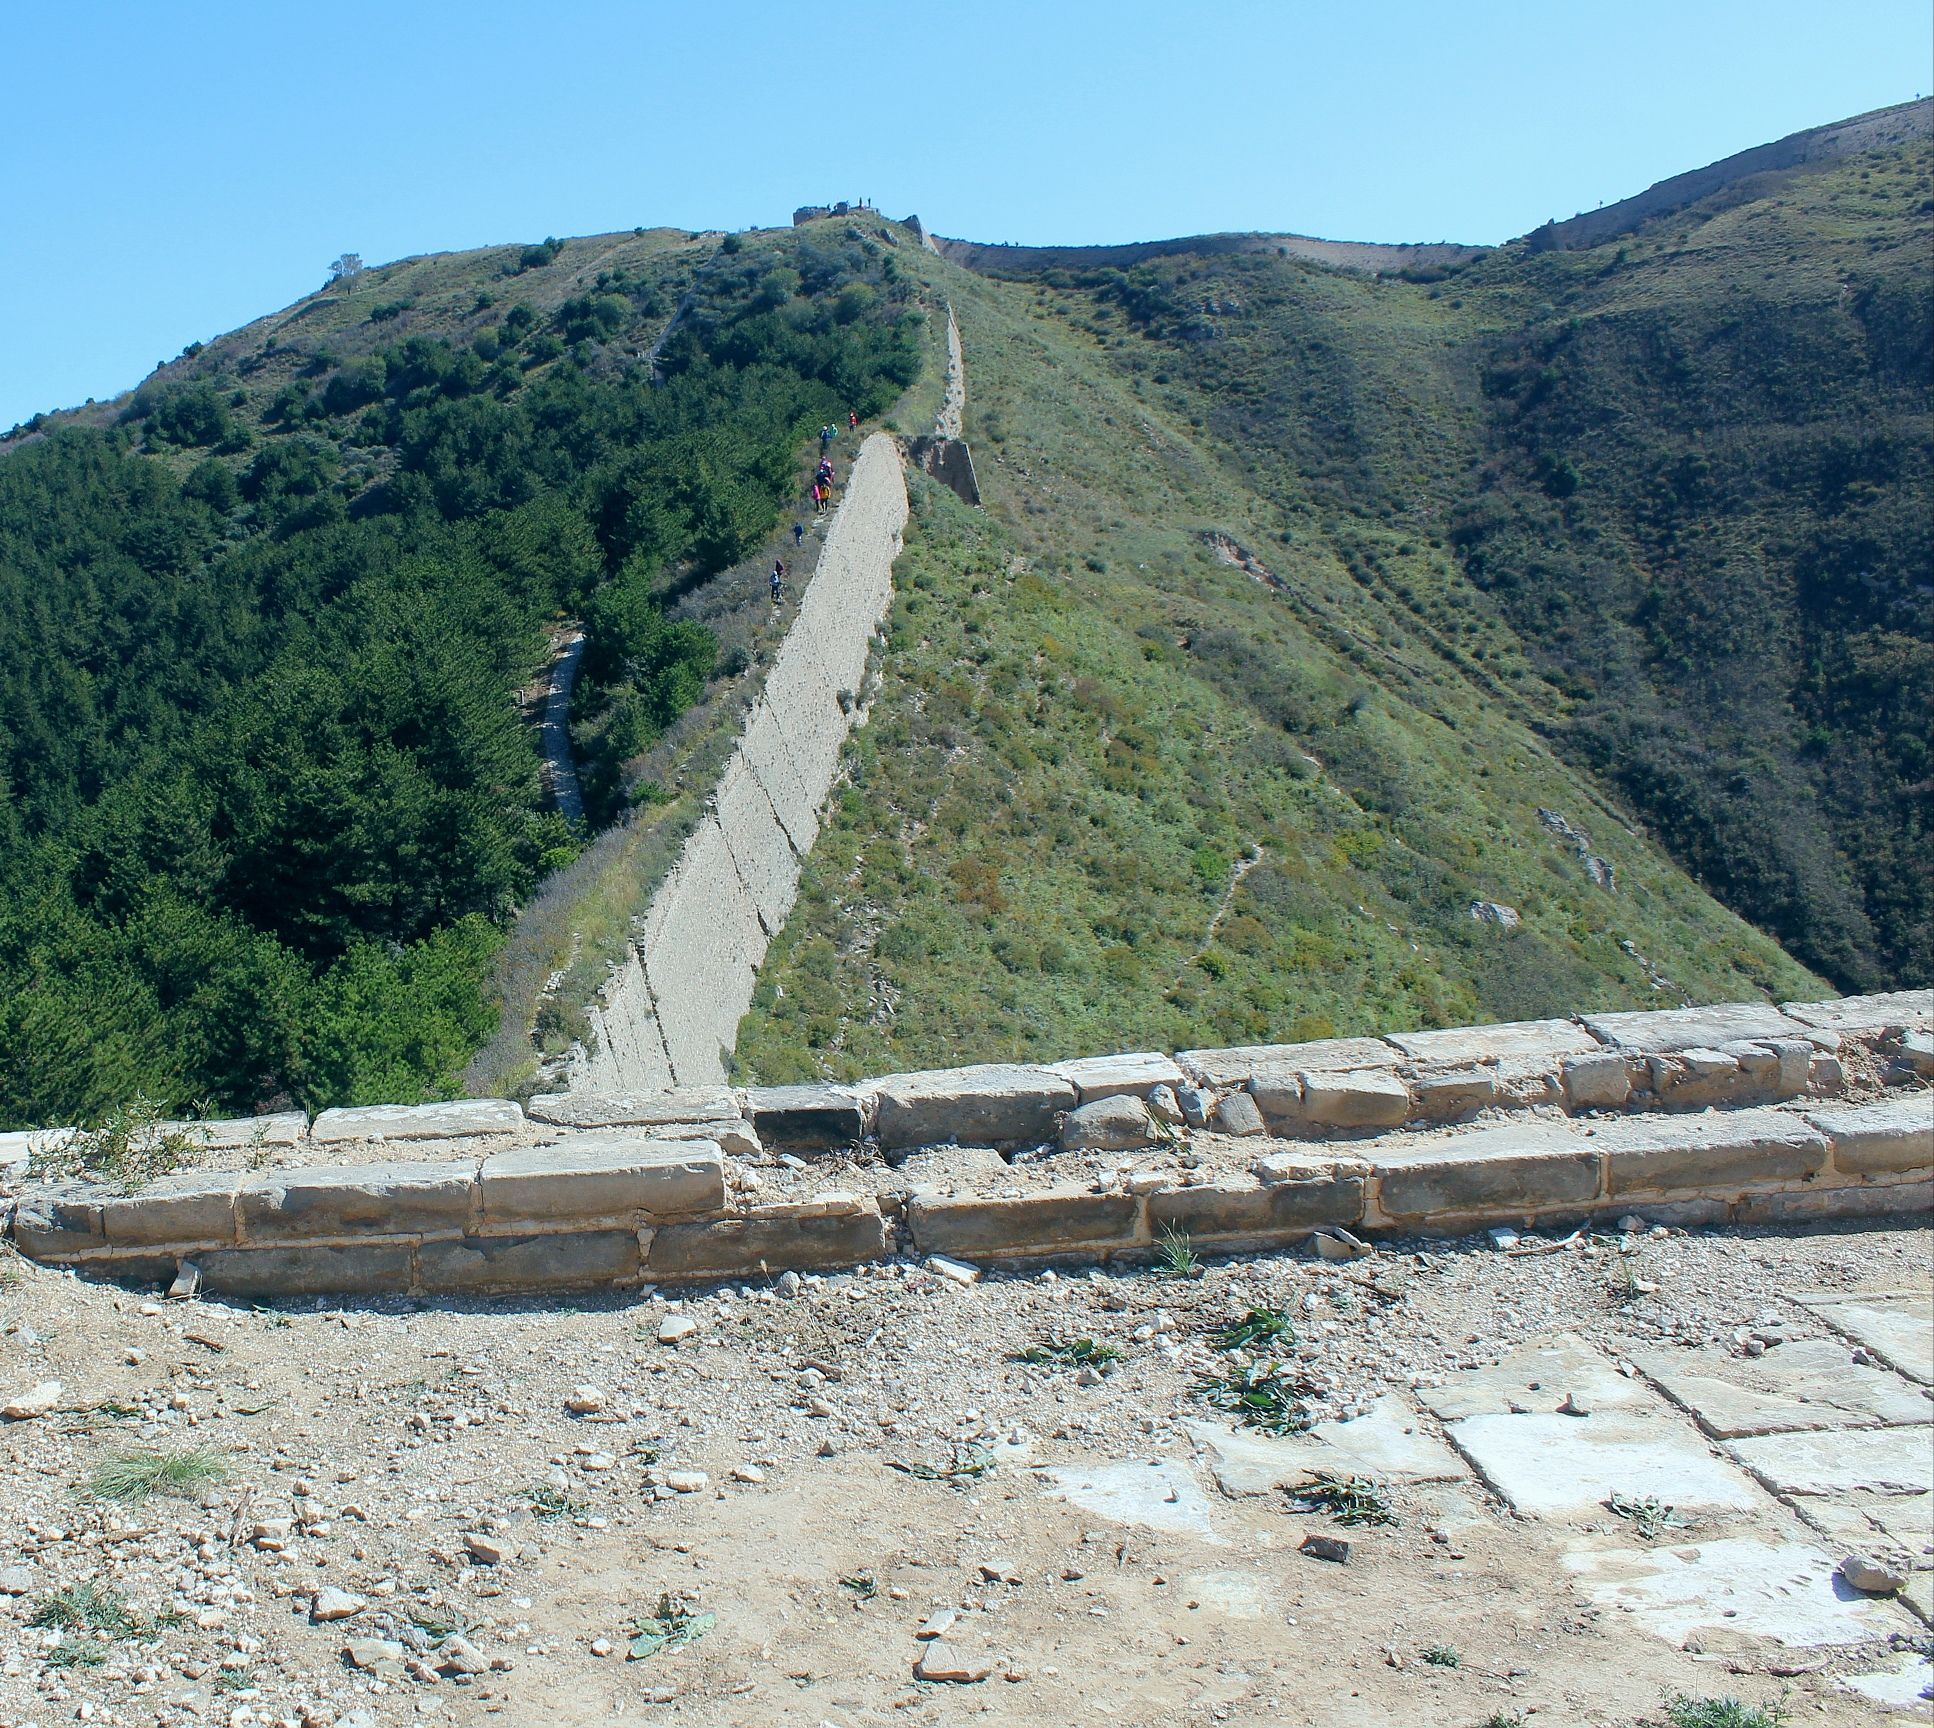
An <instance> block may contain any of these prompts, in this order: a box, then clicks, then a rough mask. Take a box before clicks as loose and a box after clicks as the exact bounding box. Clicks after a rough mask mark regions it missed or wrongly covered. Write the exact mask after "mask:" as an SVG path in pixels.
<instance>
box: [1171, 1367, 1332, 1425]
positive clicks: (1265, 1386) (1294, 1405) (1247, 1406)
mask: <svg viewBox="0 0 1934 1728" xmlns="http://www.w3.org/2000/svg"><path fill="white" fill-rule="evenodd" d="M1298 1393H1299V1387H1298V1386H1297V1385H1296V1384H1295V1383H1292V1382H1291V1381H1290V1379H1289V1378H1288V1365H1287V1364H1286V1363H1281V1362H1270V1361H1261V1362H1254V1363H1251V1364H1250V1365H1249V1366H1248V1367H1247V1368H1237V1367H1230V1368H1227V1369H1225V1370H1223V1371H1222V1372H1221V1373H1219V1374H1200V1375H1197V1376H1196V1382H1195V1396H1196V1397H1198V1398H1200V1399H1201V1400H1202V1401H1203V1403H1205V1404H1208V1405H1210V1406H1211V1407H1212V1408H1214V1409H1217V1410H1223V1411H1227V1412H1228V1413H1229V1414H1230V1415H1232V1416H1234V1417H1235V1418H1236V1419H1237V1420H1238V1421H1239V1422H1240V1423H1241V1424H1242V1426H1243V1427H1245V1428H1260V1429H1262V1430H1263V1432H1264V1433H1266V1434H1300V1433H1302V1432H1303V1431H1304V1430H1305V1429H1307V1428H1308V1427H1309V1426H1310V1425H1311V1423H1312V1422H1313V1421H1314V1418H1313V1417H1312V1416H1311V1415H1310V1411H1309V1406H1308V1405H1306V1404H1305V1403H1304V1402H1303V1400H1302V1398H1301V1397H1300V1396H1299V1395H1298Z"/></svg>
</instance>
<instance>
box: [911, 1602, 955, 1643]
mask: <svg viewBox="0 0 1934 1728" xmlns="http://www.w3.org/2000/svg"><path fill="white" fill-rule="evenodd" d="M959 1618H960V1610H959V1609H958V1608H938V1609H935V1611H934V1612H933V1613H931V1614H929V1615H928V1616H927V1618H926V1619H925V1621H924V1622H922V1624H921V1626H920V1629H919V1631H917V1632H915V1633H914V1637H916V1638H944V1637H945V1636H946V1635H947V1632H948V1630H949V1629H950V1628H951V1627H952V1626H953V1623H954V1622H955V1621H956V1620H958V1619H959Z"/></svg>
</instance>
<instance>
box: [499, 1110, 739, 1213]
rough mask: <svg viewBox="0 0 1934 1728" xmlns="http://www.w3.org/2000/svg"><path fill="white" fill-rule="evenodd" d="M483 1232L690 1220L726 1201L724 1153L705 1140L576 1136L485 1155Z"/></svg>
mask: <svg viewBox="0 0 1934 1728" xmlns="http://www.w3.org/2000/svg"><path fill="white" fill-rule="evenodd" d="M478 1182H479V1186H480V1188H481V1190H482V1197H483V1223H484V1226H485V1227H486V1228H487V1229H501V1228H503V1227H505V1226H508V1225H517V1224H533V1223H553V1222H556V1223H582V1222H586V1221H589V1220H593V1219H623V1220H635V1219H637V1218H639V1217H645V1218H694V1217H700V1216H702V1215H704V1214H706V1213H710V1212H718V1211H722V1210H723V1209H724V1206H725V1158H724V1154H723V1153H722V1152H721V1151H720V1149H719V1147H718V1145H717V1144H716V1143H715V1142H713V1141H709V1140H658V1139H654V1138H652V1137H651V1136H650V1135H649V1134H647V1133H638V1134H600V1135H591V1134H584V1135H577V1136H574V1137H573V1138H571V1139H569V1140H566V1141H564V1142H563V1143H562V1144H560V1145H557V1146H525V1147H519V1148H518V1149H517V1150H515V1151H512V1152H499V1153H498V1154H496V1155H495V1156H494V1157H491V1158H486V1159H485V1160H484V1162H483V1168H482V1171H481V1172H480V1174H479V1177H478Z"/></svg>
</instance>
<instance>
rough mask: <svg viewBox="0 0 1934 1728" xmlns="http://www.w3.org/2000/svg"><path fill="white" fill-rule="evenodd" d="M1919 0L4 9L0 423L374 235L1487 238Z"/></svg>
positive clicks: (1747, 106)
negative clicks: (847, 204) (883, 228)
mask: <svg viewBox="0 0 1934 1728" xmlns="http://www.w3.org/2000/svg"><path fill="white" fill-rule="evenodd" d="M1931 63H1934V11H1931V10H1930V8H1929V6H1928V4H1927V0H1837V3H1835V4H1832V5H1823V4H1821V3H1820V0H1751V3H1745V0H1711V3H1702V0H1676V3H1674V4H1669V5H1668V4H1658V3H1655V0H1621V3H1619V4H1616V5H1590V6H1588V5H1583V4H1579V3H1577V0H1542V3H1540V4H1520V3H1517V0H1501V3H1488V0H1487V3H1485V4H1481V5H1476V6H1470V5H1466V6H1447V5H1444V4H1443V3H1442V0H1429V3H1427V4H1425V3H1411V0H1355V3H1348V4H1346V3H1345V0H1324V3H1322V4H1308V3H1304V0H1275V3H1273V4H1270V3H1261V0H1216V3H1215V4H1212V5H1198V4H1190V3H1188V0H1166V3H1164V4H1151V3H1147V0H1025V3H1016V0H974V3H971V4H959V5H918V4H912V3H909V0H895V3H892V4H886V3H877V0H843V3H842V0H831V3H828V0H821V3H820V4H817V5H810V4H803V3H801V0H789V3H787V4H766V3H763V0H712V3H711V4H708V5H704V6H693V5H690V4H685V5H678V6H671V5H664V4H659V3H657V0H649V3H647V0H631V3H628V4H627V3H623V0H546V3H545V4H543V5H535V4H525V5H511V4H506V3H499V0H464V3H461V4H459V3H456V0H384V3H380V4H379V3H372V0H329V3H328V4H326V5H300V6H299V5H295V4H292V3H289V0H248V3H246V4H243V3H232V4H231V3H222V0H12V3H11V4H9V5H7V6H6V7H5V8H4V9H3V10H0V114H4V115H5V144H4V150H5V165H4V168H0V428H4V427H6V426H9V425H11V424H13V423H14V421H16V420H18V419H22V418H24V417H26V416H27V415H29V414H31V413H33V412H34V411H35V410H37V409H42V408H51V407H56V406H66V405H69V404H72V403H76V402H79V401H82V400H84V399H85V398H87V397H89V396H100V397H107V396H111V395H113V394H115V393H116V392H118V391H120V390H123V389H126V388H128V387H130V386H132V385H133V384H135V383H137V382H139V380H140V379H141V378H142V377H143V376H144V375H145V374H146V373H147V372H148V371H149V370H150V368H152V367H153V366H154V364H155V363H156V362H157V361H159V360H161V359H162V358H164V357H166V356H171V355H174V354H176V353H178V352H179V351H180V350H181V348H182V347H183V346H184V345H185V344H186V343H188V342H189V341H192V340H195V339H197V338H207V337H209V336H212V335H215V334H217V333H219V332H220V331H223V330H228V329H232V328H234V327H235V326H236V325H238V324H241V323H245V322H246V321H247V320H249V319H250V318H252V317H255V316H258V315H259V314H261V313H264V312H267V311H270V310H273V309H274V308H277V307H279V306H283V305H286V304H287V303H288V302H290V301H291V300H293V299H295V298H297V297H298V296H300V295H302V294H304V293H307V292H308V291H309V290H310V289H312V288H314V287H315V286H317V284H319V283H320V282H321V280H322V278H323V274H324V268H325V266H326V264H327V263H328V261H329V260H330V259H331V258H333V257H334V256H335V255H336V254H337V253H339V252H342V251H345V250H347V251H355V252H360V253H361V254H362V255H363V257H364V258H365V259H366V260H367V261H369V262H370V263H377V262H381V261H384V260H387V259H391V258H396V257H401V256H404V255H406V254H409V253H414V252H429V251H442V250H448V249H454V248H460V247H466V246H477V245H484V244H488V243H491V242H498V241H504V240H513V239H516V240H534V239H541V238H542V237H543V236H544V235H545V234H583V233H595V232H599V231H603V230H609V229H614V228H630V227H633V226H637V225H641V224H642V225H656V224H659V223H666V224H673V225H677V226H682V227H692V228H699V227H745V226H750V225H754V224H758V225H765V224H771V223H775V222H783V221H785V220H786V219H787V217H788V216H789V214H790V212H791V210H792V207H793V206H794V205H795V204H798V203H802V202H808V201H818V200H821V199H830V198H851V197H858V196H866V197H870V198H871V199H872V200H873V201H874V202H875V203H876V204H878V205H879V206H880V208H881V209H883V210H884V211H886V212H887V213H888V214H890V215H905V214H907V213H909V212H917V213H918V214H919V215H921V216H922V217H923V218H925V219H926V220H927V221H928V222H929V224H930V225H931V226H933V227H935V228H936V229H938V231H939V232H941V233H943V234H953V235H961V236H965V237H968V238H971V239H981V240H1017V241H1061V242H1069V243H1078V242H1099V241H1111V240H1131V239H1145V238H1152V237H1158V236H1163V235H1170V234H1186V233H1201V232H1211V231H1215V230H1218V229H1248V228H1255V229H1283V230H1292V231H1296V232H1300V233H1308V234H1317V235H1322V236H1325V237H1329V238H1336V239H1366V240H1436V239H1454V240H1471V241H1497V240H1503V239H1507V238H1509V237H1511V236H1513V235H1517V234H1521V233H1524V232H1525V231H1527V230H1528V229H1530V228H1533V227H1535V226H1536V225H1537V224H1538V223H1539V222H1542V221H1543V220H1545V219H1546V218H1547V217H1551V216H1558V217H1563V216H1569V215H1571V214H1573V213H1575V212H1576V211H1578V210H1581V209H1590V208H1592V207H1593V206H1594V205H1596V204H1599V203H1601V202H1610V201H1612V200H1614V199H1617V198H1621V197H1624V196H1626V195H1628V194H1630V193H1632V192H1636V191H1638V190H1640V189H1641V188H1643V187H1644V186H1646V185H1648V184H1650V183H1651V182H1652V181H1654V180H1658V179H1662V178H1664V177H1665V176H1667V175H1669V174H1674V173H1677V172H1679V171H1680V170H1682V169H1686V168H1691V167H1695V166H1698V165H1699V164H1701V163H1704V162H1708V161H1711V160H1713V159H1714V158H1716V157H1719V156H1724V155H1727V154H1730V153H1731V152H1732V151H1735V150H1740V149H1744V148H1746V147H1747V146H1749V145H1752V144H1758V143H1763V142H1765V141H1766V140H1768V139H1772V138H1776V137H1780V136H1782V135H1783V134H1785V133H1788V132H1792V131H1796V130H1798V129H1799V128H1801V127H1804V126H1810V125H1817V124H1820V123H1821V122H1824V121H1827V120H1834V119H1839V118H1842V117H1844V116H1846V115H1849V114H1854V113H1858V112H1860V111H1862V110H1864V109H1868V108H1874V107H1880V106H1883V105H1885V104H1888V103H1892V102H1900V101H1905V100H1908V99H1910V98H1912V97H1914V96H1916V95H1919V94H1922V93H1925V92H1926V91H1928V90H1929V89H1930V88H1934V69H1931Z"/></svg>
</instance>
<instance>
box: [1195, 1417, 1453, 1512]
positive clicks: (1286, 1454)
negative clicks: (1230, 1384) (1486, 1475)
mask: <svg viewBox="0 0 1934 1728" xmlns="http://www.w3.org/2000/svg"><path fill="white" fill-rule="evenodd" d="M1183 1426H1184V1427H1185V1428H1186V1429H1187V1430H1188V1433H1189V1436H1190V1438H1191V1439H1193V1440H1194V1441H1195V1442H1196V1444H1197V1445H1198V1446H1200V1447H1201V1448H1202V1449H1203V1450H1204V1451H1205V1452H1206V1453H1208V1455H1209V1459H1208V1467H1209V1472H1210V1474H1211V1476H1212V1477H1213V1478H1214V1480H1215V1483H1216V1486H1217V1487H1218V1488H1220V1489H1221V1490H1222V1492H1223V1493H1224V1494H1227V1495H1230V1496H1232V1497H1233V1496H1237V1495H1247V1494H1266V1493H1268V1492H1269V1491H1270V1490H1271V1489H1272V1488H1278V1487H1294V1486H1296V1485H1297V1484H1298V1483H1301V1482H1306V1481H1308V1480H1309V1478H1310V1477H1311V1476H1312V1475H1314V1474H1316V1473H1318V1472H1328V1473H1329V1474H1331V1475H1338V1476H1348V1475H1356V1476H1369V1477H1372V1478H1373V1479H1376V1480H1379V1481H1386V1482H1462V1481H1466V1480H1468V1478H1469V1476H1470V1471H1469V1469H1468V1468H1466V1466H1465V1464H1464V1462H1463V1461H1462V1460H1461V1459H1460V1458H1459V1457H1458V1456H1457V1454H1456V1453H1455V1452H1453V1451H1452V1450H1451V1449H1450V1448H1449V1447H1448V1446H1446V1445H1445V1444H1444V1442H1443V1441H1442V1440H1440V1439H1438V1438H1437V1436H1436V1434H1435V1433H1434V1432H1433V1431H1432V1430H1431V1429H1430V1428H1429V1427H1428V1426H1427V1424H1426V1423H1425V1421H1424V1419H1423V1418H1422V1417H1421V1416H1420V1415H1419V1414H1418V1413H1417V1412H1416V1411H1415V1410H1414V1409H1412V1408H1411V1407H1410V1405H1409V1404H1407V1403H1406V1402H1405V1401H1404V1400H1403V1399H1402V1398H1401V1397H1399V1396H1398V1395H1397V1394H1396V1393H1394V1392H1389V1393H1385V1394H1384V1396H1383V1397H1381V1398H1379V1399H1377V1401H1376V1402H1375V1403H1374V1404H1372V1405H1371V1406H1370V1409H1369V1411H1368V1413H1367V1414H1365V1415H1362V1416H1357V1417H1353V1418H1351V1420H1349V1421H1347V1422H1319V1423H1317V1424H1316V1426H1315V1427H1314V1428H1312V1429H1310V1431H1309V1432H1308V1433H1307V1434H1292V1435H1289V1436H1288V1437H1287V1438H1284V1439H1273V1438H1269V1437H1266V1436H1262V1435H1256V1434H1244V1433H1242V1432H1241V1431H1240V1430H1231V1429H1228V1428H1225V1427H1222V1426H1220V1425H1219V1424H1217V1423H1213V1422H1187V1423H1184V1424H1183Z"/></svg>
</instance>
